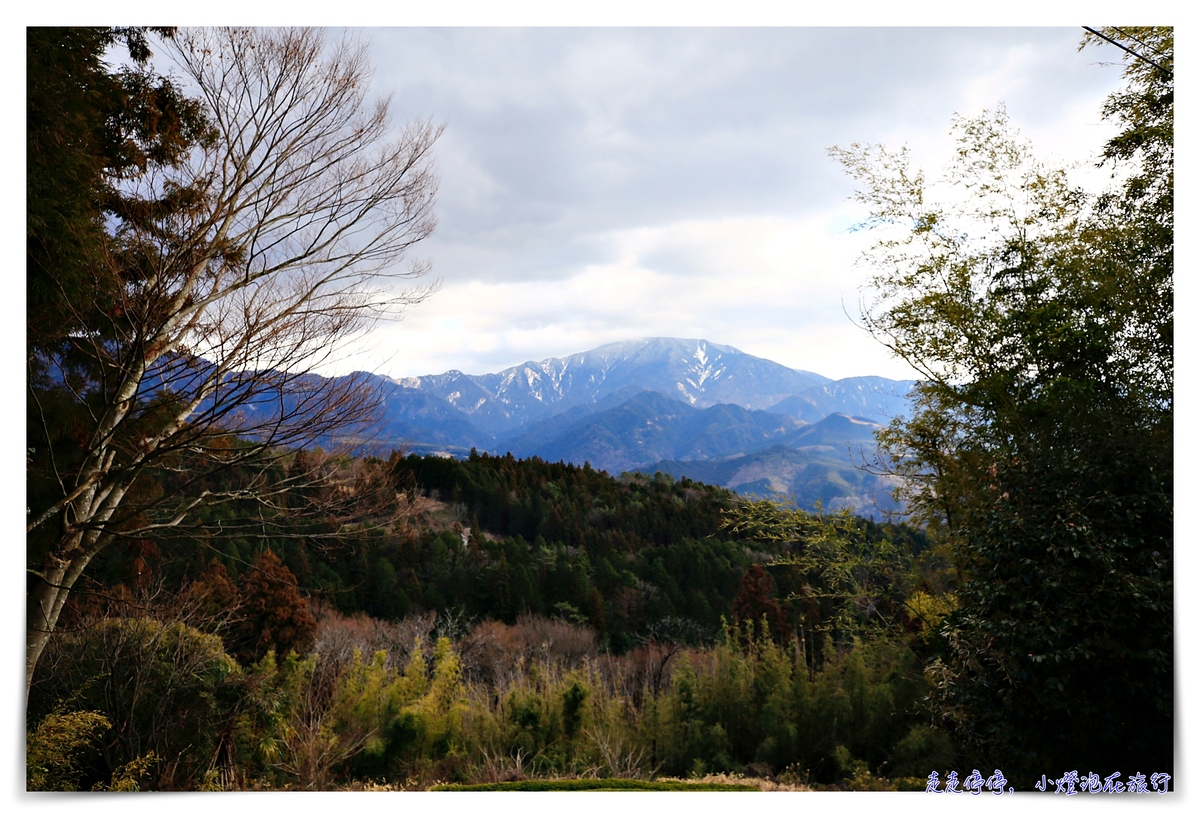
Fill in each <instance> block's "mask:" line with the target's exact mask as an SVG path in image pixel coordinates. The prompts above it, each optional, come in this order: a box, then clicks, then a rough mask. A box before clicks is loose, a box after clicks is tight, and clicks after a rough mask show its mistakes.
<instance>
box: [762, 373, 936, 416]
mask: <svg viewBox="0 0 1200 818" xmlns="http://www.w3.org/2000/svg"><path fill="white" fill-rule="evenodd" d="M916 383H917V382H916V381H893V380H890V379H888V378H879V377H876V376H873V375H868V376H864V377H858V378H843V379H842V380H840V381H830V382H828V383H823V384H818V385H816V386H813V387H810V388H808V389H805V390H804V391H803V392H800V393H799V394H796V395H792V396H790V397H787V398H784V399H783V400H781V401H780V402H779V403H777V404H775V405H774V406H771V407H770V408H769V409H767V411H768V412H778V413H780V414H784V415H791V416H792V417H794V418H798V419H800V420H807V421H809V422H810V423H813V422H816V421H818V420H820V419H821V418H823V417H828V416H829V415H831V414H833V413H835V412H840V413H842V414H845V415H853V416H855V417H860V418H867V419H869V420H873V421H876V422H878V423H887V422H888V421H889V420H891V419H892V418H894V417H899V416H901V415H907V414H908V411H909V408H910V402H909V400H908V398H907V397H906V396H907V395H908V393H909V392H911V391H912V389H913V387H914V386H915V385H916Z"/></svg>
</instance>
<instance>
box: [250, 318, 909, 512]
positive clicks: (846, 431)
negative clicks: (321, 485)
mask: <svg viewBox="0 0 1200 818" xmlns="http://www.w3.org/2000/svg"><path fill="white" fill-rule="evenodd" d="M351 377H353V378H358V379H361V380H362V381H363V382H364V383H365V384H366V385H367V386H368V387H369V388H374V389H376V390H378V392H379V394H380V395H381V396H382V404H381V409H382V412H381V415H380V418H379V422H378V423H377V424H375V425H374V426H373V427H372V428H370V429H365V430H364V429H359V430H348V431H347V432H346V433H345V434H343V435H341V436H340V437H339V438H336V439H326V440H322V441H319V443H320V445H323V446H326V447H332V446H349V447H350V448H351V449H352V450H353V451H356V452H357V453H360V454H363V453H370V454H379V455H384V456H386V455H387V454H388V453H389V452H390V451H391V450H393V449H397V448H401V447H404V448H407V449H408V450H409V451H415V452H418V453H430V452H437V453H442V454H451V455H458V456H461V455H465V454H466V453H467V452H468V451H469V450H470V449H471V448H472V447H475V448H478V449H479V450H481V451H491V452H497V453H503V452H506V451H507V452H512V453H513V454H514V455H515V456H518V457H531V456H538V457H541V458H543V459H546V460H551V461H556V460H566V461H569V462H574V463H583V462H585V461H586V462H589V463H591V464H592V466H593V467H594V468H597V469H604V470H605V471H608V472H610V473H613V474H619V473H620V472H622V471H632V470H640V471H651V472H653V471H655V470H661V471H666V472H668V473H670V474H674V475H676V476H682V475H687V476H688V477H692V478H695V479H697V480H703V481H705V482H712V483H717V484H720V485H724V486H727V487H729V488H732V489H734V490H736V491H739V492H756V493H760V494H763V493H770V492H776V493H782V494H791V495H794V496H795V497H796V499H797V500H798V501H799V502H800V503H801V504H802V505H805V506H807V507H812V506H814V505H815V503H817V502H822V503H824V504H825V506H826V507H828V508H834V507H850V508H853V509H855V510H856V511H857V512H859V513H864V514H873V513H878V510H877V509H876V504H877V503H879V504H882V505H884V506H885V507H886V506H887V503H888V502H889V500H888V491H887V489H888V488H889V485H888V484H887V482H886V481H880V479H879V478H876V477H875V476H873V475H870V474H868V473H867V472H865V471H862V470H859V469H857V468H855V466H856V465H861V464H862V463H863V462H864V461H867V462H870V461H871V458H872V456H873V454H874V451H875V443H874V438H873V435H874V433H875V431H876V430H877V429H879V428H880V426H879V424H880V423H886V422H888V421H889V420H890V419H891V418H892V417H893V416H895V415H898V414H903V413H906V412H907V411H908V401H907V400H906V399H905V397H904V395H905V394H906V393H907V392H908V391H909V390H910V389H911V388H912V385H913V382H911V381H894V380H889V379H886V378H877V377H860V378H845V379H843V380H840V381H833V380H830V379H829V378H825V377H822V376H821V375H817V374H814V373H812V372H804V371H800V370H794V369H790V368H788V367H785V366H781V365H779V364H776V363H773V362H771V361H767V360H764V359H762V358H756V357H754V356H752V355H746V354H745V353H742V352H740V351H738V350H736V349H734V348H733V347H729V346H723V345H720V344H713V343H709V342H708V341H703V340H686V339H676V338H645V339H641V340H637V341H629V342H625V343H620V344H609V345H607V346H603V347H599V348H597V349H593V350H590V351H588V352H581V353H579V354H576V355H571V356H568V357H566V358H547V359H545V360H543V361H540V362H532V361H531V362H528V363H525V364H522V365H520V366H516V367H511V368H509V369H506V370H503V371H502V372H496V373H491V374H487V375H467V374H464V373H462V372H458V371H450V372H445V373H442V374H441V375H426V376H422V377H419V378H403V379H399V380H393V379H390V378H385V377H381V376H376V375H370V374H365V373H355V374H354V375H353V376H351ZM306 378H308V379H309V380H314V381H321V380H323V379H321V378H315V377H314V376H306ZM339 380H341V379H339ZM297 384H299V382H297ZM305 384H307V381H305ZM308 386H311V387H315V386H319V384H316V383H314V384H308ZM306 388H307V387H306ZM268 397H269V396H268ZM293 397H294V396H285V397H284V399H283V400H284V402H285V404H286V403H287V401H289V400H292V399H293ZM279 405H280V404H278V403H274V402H272V401H269V400H268V401H266V402H264V403H263V404H262V406H261V408H260V407H259V406H258V405H257V404H255V405H253V406H250V407H247V411H249V412H250V413H251V414H252V415H253V414H257V413H258V412H260V411H263V412H266V413H267V414H269V413H270V412H273V411H277V410H278V406H279ZM647 464H652V465H647Z"/></svg>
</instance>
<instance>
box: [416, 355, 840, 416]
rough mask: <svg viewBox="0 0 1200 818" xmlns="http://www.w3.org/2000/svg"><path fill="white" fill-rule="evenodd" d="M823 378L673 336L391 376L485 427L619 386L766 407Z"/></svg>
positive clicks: (695, 402) (691, 401)
mask: <svg viewBox="0 0 1200 818" xmlns="http://www.w3.org/2000/svg"><path fill="white" fill-rule="evenodd" d="M828 382H829V378H825V377H823V376H821V375H817V374H816V373H813V372H805V371H802V370H797V369H791V368H789V367H786V366H783V365H781V364H777V363H774V362H772V361H768V360H765V359H763V358H756V357H754V356H753V355H747V354H746V353H744V352H741V351H739V350H737V349H734V348H733V347H730V346H724V345H721V344H713V343H710V342H708V341H704V340H691V339H679V338H642V339H639V340H636V341H625V342H621V343H616V344H608V345H606V346H602V347H597V348H596V349H593V350H589V351H587V352H580V353H577V354H575V355H571V356H568V357H566V358H547V359H545V360H543V361H528V362H526V363H524V364H521V365H519V366H514V367H510V368H509V369H505V370H503V371H501V372H496V373H493V374H488V375H466V374H464V373H462V372H458V371H451V372H446V373H443V374H441V375H422V376H420V377H415V378H402V379H400V380H398V381H396V383H397V384H399V385H400V386H403V387H405V388H408V389H414V390H420V391H422V392H425V393H428V394H432V395H436V396H437V397H439V398H441V399H443V400H445V401H446V402H448V403H449V404H451V405H452V406H454V407H455V408H457V409H458V410H460V411H461V412H463V414H464V415H466V416H467V418H469V419H470V421H471V422H472V423H473V424H474V425H475V426H476V427H478V428H479V429H480V430H482V431H484V432H486V433H488V434H504V433H511V432H513V431H515V430H517V429H519V428H521V427H523V426H528V425H529V424H530V423H531V422H533V421H537V420H541V419H543V418H547V417H550V416H552V415H555V414H558V413H560V412H562V411H564V410H566V409H568V408H571V407H573V406H580V405H590V404H594V403H596V402H597V401H599V400H601V399H603V398H604V397H606V396H608V395H610V394H613V393H614V392H617V391H619V390H622V389H631V388H632V389H636V390H638V391H642V390H649V391H654V392H659V393H661V394H664V395H669V396H671V397H672V398H677V399H679V400H681V401H683V402H685V403H687V404H688V405H690V406H696V407H700V408H704V407H707V406H713V405H715V404H718V403H731V404H737V405H739V406H744V407H746V408H748V409H765V408H767V407H768V406H773V405H775V404H776V403H778V402H779V401H781V400H782V399H784V398H786V397H788V396H790V395H796V394H799V393H801V392H804V391H805V390H807V389H809V388H811V387H814V386H819V385H821V384H824V383H828Z"/></svg>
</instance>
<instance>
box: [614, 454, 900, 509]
mask: <svg viewBox="0 0 1200 818" xmlns="http://www.w3.org/2000/svg"><path fill="white" fill-rule="evenodd" d="M637 471H641V472H645V473H647V474H654V473H655V472H663V473H664V474H669V475H671V476H672V477H675V478H676V479H678V478H680V477H689V478H691V479H692V480H699V481H700V482H703V483H709V484H711V485H715V486H725V487H726V488H730V489H733V490H734V491H736V492H738V493H739V494H743V495H756V496H759V497H773V496H783V497H786V498H789V499H791V500H793V501H795V502H796V503H797V504H798V505H799V506H800V507H801V508H805V509H808V510H810V511H811V510H815V509H816V507H817V505H818V503H819V504H820V506H821V507H822V508H823V509H825V510H826V511H837V510H840V509H843V508H848V509H850V510H851V511H852V512H853V513H855V514H859V515H861V516H863V517H870V518H873V519H881V518H882V517H884V516H885V514H887V513H891V512H897V511H899V510H900V509H899V507H898V506H897V504H896V502H895V500H894V499H893V498H892V489H893V488H895V486H896V481H895V480H894V478H890V477H881V476H879V475H876V474H872V473H870V472H867V471H864V470H861V469H858V468H855V466H854V464H852V463H851V462H850V460H849V459H848V458H847V457H846V456H845V455H844V454H842V455H840V456H839V455H838V454H837V453H836V452H834V451H833V450H832V449H830V448H821V447H818V448H805V449H795V448H792V447H791V446H785V445H783V444H778V445H775V446H772V447H770V448H767V449H764V450H763V451H759V452H753V453H751V454H748V455H742V456H739V457H731V458H725V459H720V460H664V461H660V462H658V463H654V464H652V465H649V466H644V467H642V468H640V469H638V470H637Z"/></svg>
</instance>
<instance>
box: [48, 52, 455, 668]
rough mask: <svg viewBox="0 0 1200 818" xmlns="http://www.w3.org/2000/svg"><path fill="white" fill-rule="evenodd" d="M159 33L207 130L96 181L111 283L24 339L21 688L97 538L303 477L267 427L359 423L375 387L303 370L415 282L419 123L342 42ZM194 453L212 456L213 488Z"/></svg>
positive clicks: (368, 415)
mask: <svg viewBox="0 0 1200 818" xmlns="http://www.w3.org/2000/svg"><path fill="white" fill-rule="evenodd" d="M166 46H167V48H168V49H169V50H170V52H171V54H172V57H173V58H174V60H175V63H176V64H177V66H178V67H179V70H180V71H182V73H183V80H182V81H183V82H184V83H186V84H187V85H188V86H190V88H191V89H192V90H191V93H193V94H194V95H195V96H196V97H197V98H198V99H199V100H200V101H201V103H202V104H203V105H204V106H205V108H206V114H207V116H208V118H209V122H210V125H211V131H210V133H209V134H208V135H207V137H206V138H205V139H203V140H201V141H200V142H199V143H198V144H196V145H195V146H194V148H193V150H192V151H191V153H190V154H189V155H188V157H187V159H186V161H184V162H182V163H177V164H173V165H164V166H151V167H149V168H148V169H146V170H145V171H144V172H142V173H139V174H137V175H135V176H133V177H132V178H126V179H123V180H117V181H116V182H115V186H116V189H117V190H118V191H119V193H120V201H121V202H122V206H121V207H120V208H118V209H117V210H116V213H115V215H114V216H113V217H112V218H111V219H110V220H109V224H108V228H107V233H108V235H109V238H110V239H111V241H110V245H109V247H108V249H107V256H106V257H107V260H108V264H109V269H107V270H104V271H100V272H98V273H97V276H98V277H99V276H100V275H104V276H106V277H107V278H106V279H105V280H106V281H109V282H111V281H113V280H118V281H120V282H121V284H120V286H119V287H117V288H116V292H115V294H113V293H108V295H109V301H110V302H111V303H108V304H107V305H106V308H105V309H104V310H103V311H100V312H97V311H96V310H95V309H91V311H90V312H89V313H88V314H87V315H80V316H79V321H78V324H79V326H81V327H84V328H85V329H83V330H79V331H73V332H71V333H70V335H69V336H68V337H67V339H66V341H65V343H64V345H63V346H61V347H59V348H57V349H56V350H53V351H41V352H38V353H37V354H36V355H33V356H31V363H30V377H29V405H30V425H31V429H32V430H34V431H36V430H37V427H38V425H39V424H40V426H41V431H40V437H39V438H38V439H39V441H44V443H43V445H42V449H41V450H39V451H37V453H36V459H37V463H36V468H37V469H40V472H39V474H40V475H41V476H42V477H43V478H45V480H47V481H50V482H51V483H52V484H53V495H54V496H53V497H51V498H50V499H49V500H47V501H46V502H44V503H40V504H39V505H38V506H37V507H34V508H31V509H30V522H29V525H28V533H29V536H30V543H31V554H30V560H31V562H30V567H29V572H30V584H29V589H30V590H29V595H28V602H29V606H28V619H27V629H28V641H27V654H26V685H27V689H28V683H29V681H30V680H31V679H32V676H33V671H34V668H35V666H36V664H37V661H38V657H39V656H40V655H41V653H42V650H43V648H44V647H45V645H46V641H47V639H48V638H49V637H50V635H51V633H52V632H53V631H54V628H55V624H56V622H57V620H58V618H59V615H60V613H61V611H62V609H63V605H64V603H65V601H66V599H67V596H68V594H69V593H70V591H71V589H72V588H73V587H74V586H75V583H76V582H77V581H78V580H79V577H80V575H81V574H82V572H83V571H84V570H85V569H86V568H87V566H88V564H89V563H90V562H91V561H92V560H93V558H94V557H95V556H96V555H97V554H98V553H99V552H100V551H101V550H103V549H104V548H105V547H106V546H108V545H110V544H111V543H112V542H114V540H116V539H118V538H121V537H136V536H139V535H142V536H144V535H146V534H147V533H148V532H151V531H155V530H159V529H163V528H170V527H173V526H179V525H180V524H182V523H184V522H185V521H186V520H188V518H189V514H190V512H192V511H194V510H195V509H197V508H198V507H199V506H200V505H202V504H205V503H211V502H214V501H220V500H229V499H238V498H245V499H257V500H269V499H270V498H271V496H272V495H273V493H276V492H279V491H281V490H282V489H283V488H285V487H286V486H287V484H288V482H289V480H290V481H291V482H296V481H303V480H304V479H306V477H307V475H306V474H304V473H303V470H298V473H294V474H292V475H290V477H289V478H288V479H285V480H283V481H280V480H277V479H275V478H274V477H272V475H277V474H278V473H279V471H280V470H279V468H278V465H277V464H278V458H279V457H281V456H283V453H282V451H281V448H280V447H284V446H300V445H305V444H311V442H312V441H314V440H315V439H317V438H318V437H321V436H322V435H326V434H329V433H331V432H333V431H335V430H344V431H347V433H349V434H354V433H355V431H356V430H358V431H361V430H362V429H363V428H365V426H366V425H367V424H369V423H370V422H371V421H372V420H373V419H374V412H375V409H376V406H377V398H378V395H376V394H374V393H373V392H372V391H371V390H370V389H368V388H365V386H364V384H363V383H362V382H360V381H359V380H358V379H356V378H354V377H347V378H339V379H326V378H321V377H317V376H315V375H313V374H311V373H312V372H313V370H314V367H318V366H320V365H321V364H322V363H328V362H330V361H331V360H334V359H335V356H337V355H339V354H340V352H339V350H342V349H344V342H346V341H349V340H352V339H353V338H354V337H356V336H357V334H359V333H361V332H362V331H363V330H364V329H366V328H367V327H368V326H369V325H370V324H371V323H372V322H373V321H375V320H377V319H378V318H380V317H381V316H385V315H388V314H398V312H399V310H401V309H402V308H403V307H405V306H407V305H411V304H414V303H416V302H419V301H420V300H421V299H422V298H424V297H425V296H426V295H428V294H429V292H430V291H431V290H430V288H424V289H411V288H410V289H399V288H398V284H397V282H396V281H395V279H397V278H406V277H413V276H418V275H421V274H422V273H423V272H425V267H424V266H423V265H421V264H415V265H411V264H410V265H407V266H404V267H401V266H400V263H401V261H402V259H403V256H404V255H405V253H406V251H407V250H408V249H409V248H410V247H411V246H412V245H413V244H415V243H416V242H418V241H420V240H422V239H424V238H426V237H427V236H428V235H429V234H430V232H431V231H432V230H433V227H434V219H433V215H432V205H433V199H434V193H435V190H436V179H435V177H434V175H433V172H432V166H431V164H432V163H431V149H432V146H433V144H434V142H435V140H436V139H437V137H438V135H439V133H440V129H439V128H437V127H435V126H433V125H431V124H429V123H415V124H410V125H408V126H407V127H404V128H402V129H400V130H399V131H398V133H397V131H396V130H395V129H393V127H392V125H391V122H390V119H389V113H388V104H387V102H379V103H376V104H371V103H369V102H368V100H367V96H366V92H367V86H368V79H369V66H368V65H367V62H366V59H365V49H364V47H363V46H361V45H359V44H356V43H354V42H352V41H350V40H343V41H341V42H340V43H332V44H327V43H326V42H325V40H324V37H323V35H322V34H321V33H320V32H318V31H316V30H311V29H303V30H256V29H220V30H209V29H204V30H196V31H184V32H181V33H179V34H177V35H176V36H175V37H174V38H173V39H171V40H169V41H167V43H166ZM93 306H94V305H93ZM63 403H67V404H70V405H71V406H73V407H75V409H74V412H75V413H74V415H73V418H74V420H73V424H74V428H73V429H72V432H71V434H70V435H69V436H68V437H65V438H64V435H63V434H62V433H61V430H58V429H56V428H55V419H54V417H55V416H54V407H55V406H61V405H63ZM35 436H36V435H34V434H33V432H32V431H31V437H35ZM32 445H33V444H32V443H31V446H32ZM33 458H34V455H31V466H30V468H31V475H32V473H33V470H34V468H35V464H34V460H33ZM214 470H224V471H225V472H226V473H227V474H228V475H233V476H232V477H230V478H229V479H228V480H226V481H224V482H223V483H222V484H221V485H220V487H219V488H217V487H214V485H213V483H212V481H211V480H209V479H208V476H210V475H211V474H212V473H213V471H214ZM164 475H166V476H169V477H170V478H171V479H170V480H169V481H168V482H169V483H170V490H169V491H166V492H163V491H160V490H158V488H157V487H158V486H159V485H160V484H161V483H162V482H163V481H162V479H161V478H162V477H163V476H164ZM35 540H36V541H37V542H38V543H39V545H38V547H36V548H34V547H32V544H33V543H34V541H35ZM39 552H40V553H39Z"/></svg>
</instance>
